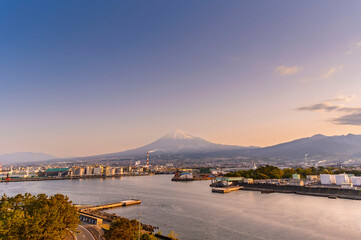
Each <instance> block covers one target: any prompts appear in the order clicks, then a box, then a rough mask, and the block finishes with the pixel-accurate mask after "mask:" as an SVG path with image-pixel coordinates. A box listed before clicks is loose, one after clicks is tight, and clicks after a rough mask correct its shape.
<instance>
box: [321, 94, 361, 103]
mask: <svg viewBox="0 0 361 240" xmlns="http://www.w3.org/2000/svg"><path fill="white" fill-rule="evenodd" d="M355 98H356V95H355V94H354V95H350V96H345V95H340V96H338V97H337V98H333V99H329V100H326V101H325V102H350V101H351V100H353V99H355Z"/></svg>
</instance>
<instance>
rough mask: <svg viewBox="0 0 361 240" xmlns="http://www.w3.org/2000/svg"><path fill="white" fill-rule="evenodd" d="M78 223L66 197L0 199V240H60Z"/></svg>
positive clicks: (41, 195)
mask: <svg viewBox="0 0 361 240" xmlns="http://www.w3.org/2000/svg"><path fill="white" fill-rule="evenodd" d="M78 223H79V218H78V211H77V208H76V207H75V206H74V205H73V204H72V202H71V201H69V199H68V197H66V196H64V195H62V194H56V195H54V196H50V197H48V196H47V195H45V194H39V195H37V196H34V195H31V194H29V193H26V194H24V195H22V194H18V195H16V196H15V197H8V196H6V195H3V196H2V197H1V199H0V239H9V240H15V239H24V240H28V239H29V240H30V239H34V240H45V239H46V240H48V239H49V240H61V239H64V238H65V236H66V235H67V234H69V232H70V231H75V230H76V228H77V226H78Z"/></svg>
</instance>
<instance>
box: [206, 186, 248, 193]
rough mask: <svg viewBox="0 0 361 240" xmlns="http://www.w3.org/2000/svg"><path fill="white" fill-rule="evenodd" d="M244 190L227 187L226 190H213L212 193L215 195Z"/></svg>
mask: <svg viewBox="0 0 361 240" xmlns="http://www.w3.org/2000/svg"><path fill="white" fill-rule="evenodd" d="M241 189H243V187H242V186H241V187H226V188H212V192H214V193H229V192H233V191H238V190H241Z"/></svg>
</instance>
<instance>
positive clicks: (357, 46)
mask: <svg viewBox="0 0 361 240" xmlns="http://www.w3.org/2000/svg"><path fill="white" fill-rule="evenodd" d="M360 48H361V41H360V42H356V43H354V44H352V47H351V49H350V50H348V51H347V52H346V54H347V55H350V54H352V53H354V52H356V51H357V50H358V49H360Z"/></svg>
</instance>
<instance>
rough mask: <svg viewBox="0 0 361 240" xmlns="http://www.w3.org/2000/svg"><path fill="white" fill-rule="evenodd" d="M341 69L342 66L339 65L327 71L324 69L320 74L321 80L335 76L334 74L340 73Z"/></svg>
mask: <svg viewBox="0 0 361 240" xmlns="http://www.w3.org/2000/svg"><path fill="white" fill-rule="evenodd" d="M342 69H343V65H340V66H338V67H332V68H329V69H326V70H324V71H323V73H322V74H321V76H320V77H321V78H323V79H327V78H330V77H332V76H333V75H335V74H336V73H338V72H340V71H341V70H342Z"/></svg>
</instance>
